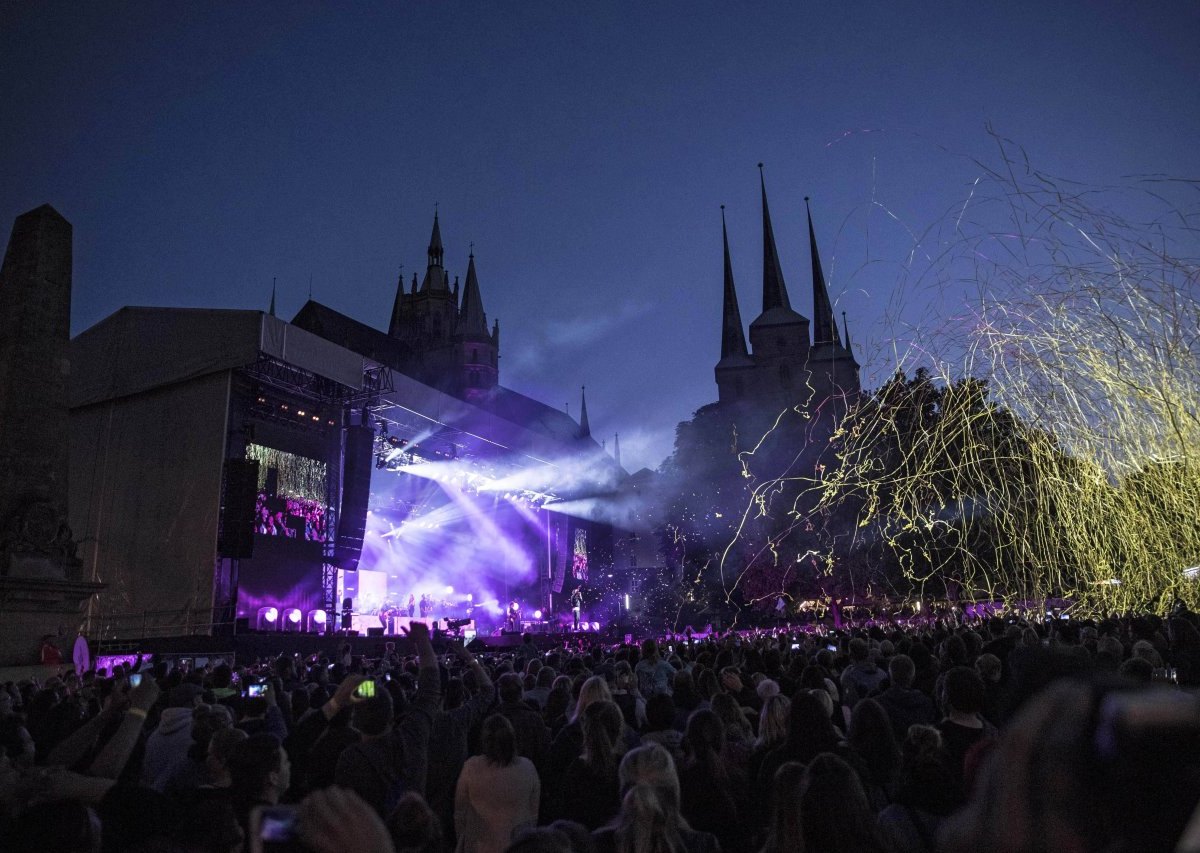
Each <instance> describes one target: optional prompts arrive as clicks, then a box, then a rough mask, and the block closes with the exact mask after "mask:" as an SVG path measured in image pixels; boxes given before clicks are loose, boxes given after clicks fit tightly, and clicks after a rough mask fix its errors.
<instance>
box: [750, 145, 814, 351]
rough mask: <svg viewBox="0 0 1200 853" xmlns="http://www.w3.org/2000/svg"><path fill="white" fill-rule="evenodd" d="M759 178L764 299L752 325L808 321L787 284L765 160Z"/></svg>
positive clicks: (756, 326) (785, 324)
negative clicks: (769, 202)
mask: <svg viewBox="0 0 1200 853" xmlns="http://www.w3.org/2000/svg"><path fill="white" fill-rule="evenodd" d="M758 181H759V186H760V188H761V189H762V217H763V301H762V313H761V314H759V315H758V317H757V318H756V319H755V320H754V322H753V323H751V324H750V328H752V329H753V328H760V327H762V326H789V325H793V324H795V323H806V322H808V320H807V319H806V318H805V317H803V316H802V315H800V314H797V313H796V312H795V311H793V310H792V303H791V300H790V299H788V292H787V285H786V284H785V283H784V281H783V267H782V266H780V263H779V250H778V249H777V248H776V247H775V229H774V228H773V227H772V226H771V208H770V207H769V206H768V205H767V183H766V179H765V178H764V177H763V174H762V163H759V164H758Z"/></svg>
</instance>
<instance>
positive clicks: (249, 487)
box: [217, 459, 258, 558]
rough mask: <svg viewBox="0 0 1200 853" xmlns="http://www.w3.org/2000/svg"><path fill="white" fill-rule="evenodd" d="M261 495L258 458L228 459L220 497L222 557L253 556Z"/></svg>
mask: <svg viewBox="0 0 1200 853" xmlns="http://www.w3.org/2000/svg"><path fill="white" fill-rule="evenodd" d="M257 497H258V460H256V459H226V460H225V494H224V495H222V500H221V535H220V537H219V539H218V541H217V553H218V554H219V555H220V556H222V557H234V558H243V557H245V558H249V557H253V556H254V503H255V500H256V499H257Z"/></svg>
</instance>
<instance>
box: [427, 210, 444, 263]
mask: <svg viewBox="0 0 1200 853" xmlns="http://www.w3.org/2000/svg"><path fill="white" fill-rule="evenodd" d="M429 265H430V266H431V267H440V266H441V265H442V229H441V227H440V226H439V225H438V215H437V208H436V206H435V208H434V211H433V235H432V236H431V237H430V238H429Z"/></svg>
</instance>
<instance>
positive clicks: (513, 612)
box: [508, 598, 521, 632]
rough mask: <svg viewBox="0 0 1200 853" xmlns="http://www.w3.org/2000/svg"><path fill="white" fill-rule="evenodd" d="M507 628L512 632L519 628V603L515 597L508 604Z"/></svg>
mask: <svg viewBox="0 0 1200 853" xmlns="http://www.w3.org/2000/svg"><path fill="white" fill-rule="evenodd" d="M508 630H510V631H514V632H516V631H520V630H521V605H520V604H518V603H517V600H516V599H515V598H514V599H513V601H512V603H511V604H510V605H508Z"/></svg>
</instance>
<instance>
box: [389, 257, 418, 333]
mask: <svg viewBox="0 0 1200 853" xmlns="http://www.w3.org/2000/svg"><path fill="white" fill-rule="evenodd" d="M413 286H414V287H416V282H415V281H414V282H413ZM403 306H404V264H401V265H400V274H399V276H398V277H397V278H396V298H395V300H394V301H393V302H392V319H391V322H390V323H388V334H389V335H391V336H392V337H393V338H397V337H399V336H400V315H401V313H402V312H403V310H404V308H403Z"/></svg>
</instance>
